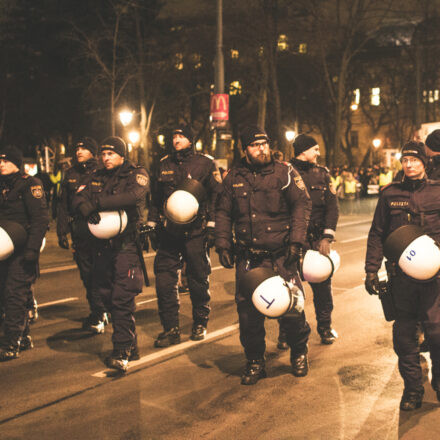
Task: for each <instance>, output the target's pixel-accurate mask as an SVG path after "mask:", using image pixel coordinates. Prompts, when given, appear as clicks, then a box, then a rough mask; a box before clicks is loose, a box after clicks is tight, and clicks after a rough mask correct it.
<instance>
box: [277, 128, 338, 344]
mask: <svg viewBox="0 0 440 440" xmlns="http://www.w3.org/2000/svg"><path fill="white" fill-rule="evenodd" d="M293 149H294V155H295V157H294V159H292V161H291V164H292V165H293V167H294V168H295V169H297V170H298V171H299V173H300V174H301V177H302V178H303V180H304V183H305V185H306V187H307V190H308V192H309V195H310V197H311V199H312V214H311V216H310V223H309V227H308V229H307V245H306V246H305V248H304V252H306V251H307V250H308V249H312V250H316V251H318V252H320V253H321V254H323V255H329V253H330V250H331V243H332V241H333V240H334V238H335V231H336V224H337V222H338V217H339V209H338V199H337V197H336V190H335V188H333V186H332V183H331V177H330V172H329V170H328V169H327V168H325V167H322V166H319V165H318V164H317V163H318V158H319V156H320V150H319V145H318V143H317V142H316V140H315V139H314V138H313V137H312V136H308V135H306V134H300V135H298V136H297V137H296V139H295V141H294V142H293ZM310 287H311V288H312V291H313V303H314V305H315V313H316V322H317V324H318V333H319V336H320V337H321V342H322V343H323V344H332V343H333V342H334V341H335V339H336V338H337V333H336V331H335V330H334V329H333V328H332V325H331V323H332V321H331V313H332V310H333V296H332V288H331V277H330V278H329V279H328V280H327V281H324V282H322V283H310ZM280 336H281V337H280V340H281V341H280V343H279V348H281V349H282V348H284V344H283V340H284V339H285V338H284V335H283V332H282V328H281V332H280Z"/></svg>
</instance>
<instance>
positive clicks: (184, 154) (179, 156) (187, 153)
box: [171, 145, 194, 162]
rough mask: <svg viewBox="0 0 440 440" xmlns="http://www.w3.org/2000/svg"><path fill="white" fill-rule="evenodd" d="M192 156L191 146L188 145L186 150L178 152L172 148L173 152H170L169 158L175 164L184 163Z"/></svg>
mask: <svg viewBox="0 0 440 440" xmlns="http://www.w3.org/2000/svg"><path fill="white" fill-rule="evenodd" d="M193 155H194V148H193V146H192V145H190V146H189V147H188V148H185V149H184V150H179V151H176V150H175V149H174V147H173V151H172V152H171V157H172V158H173V159H174V161H175V162H184V161H185V160H187V159H188V158H189V157H191V156H193Z"/></svg>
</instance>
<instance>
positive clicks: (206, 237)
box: [148, 125, 221, 347]
mask: <svg viewBox="0 0 440 440" xmlns="http://www.w3.org/2000/svg"><path fill="white" fill-rule="evenodd" d="M172 135H173V139H172V143H173V146H172V147H171V153H170V154H169V155H167V156H165V157H163V158H162V159H161V161H160V163H159V166H158V169H157V173H156V175H155V178H154V179H153V183H152V200H151V206H150V211H149V214H148V224H149V225H150V226H151V227H152V228H153V237H154V238H153V240H152V247H156V246H155V244H154V242H155V241H156V242H158V246H159V248H158V250H157V254H156V258H155V260H154V273H155V275H156V293H157V299H158V308H159V317H160V321H161V324H162V327H163V330H164V331H163V332H161V333H160V334H159V335H158V337H157V339H156V340H155V342H154V346H155V347H167V346H169V345H171V344H179V343H180V327H179V297H178V271H179V270H180V269H182V262H183V261H185V262H186V277H187V283H188V288H189V294H190V298H191V303H192V319H193V325H192V331H191V336H190V337H191V339H192V340H194V341H199V340H202V339H204V338H205V335H206V331H207V330H206V328H207V324H208V319H209V312H210V305H209V301H210V293H209V280H208V276H209V274H210V273H211V265H210V261H209V257H208V252H207V248H210V247H212V246H213V245H214V226H215V222H214V208H215V201H216V198H217V195H218V191H219V189H220V182H221V177H220V173H219V171H218V169H217V166H216V165H215V163H214V161H213V159H212V158H211V157H210V156H206V155H204V154H199V153H196V152H195V151H194V146H193V134H192V130H191V128H190V127H189V126H187V125H185V126H180V127H177V128H176V129H175V130H173V133H172ZM187 179H190V180H191V181H192V182H194V180H195V181H196V182H198V184H201V185H202V186H203V187H204V191H205V192H206V193H205V195H204V197H201V198H200V200H199V202H200V204H199V207H198V210H197V213H196V215H195V217H194V219H192V221H190V222H189V223H186V224H184V223H182V224H178V223H176V221H175V220H173V218H171V217H170V216H169V215H168V218H167V216H166V214H167V213H166V212H165V211H164V204H165V203H166V202H167V200H168V199H169V198H170V196H171V195H172V194H173V193H175V192H176V190H179V188H180V186H181V185H182V184H183V183H184V182H188V180H187ZM196 184H197V183H196ZM170 200H171V199H170ZM176 202H178V200H176ZM170 208H172V207H170ZM150 236H151V235H150Z"/></svg>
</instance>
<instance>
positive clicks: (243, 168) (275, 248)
mask: <svg viewBox="0 0 440 440" xmlns="http://www.w3.org/2000/svg"><path fill="white" fill-rule="evenodd" d="M241 143H242V148H243V151H244V154H245V157H244V158H243V159H242V161H241V162H240V163H239V164H238V165H237V166H235V167H232V168H231V170H230V172H229V173H228V175H227V176H226V178H225V180H224V182H223V191H222V193H221V195H220V197H219V201H218V205H217V210H216V240H215V245H216V251H217V252H218V254H219V258H220V263H221V264H222V265H223V266H224V267H226V268H232V267H233V265H234V262H235V265H236V295H235V299H236V303H237V311H238V316H239V322H240V341H241V344H242V345H243V347H244V351H245V355H246V358H247V364H246V367H245V370H244V373H243V376H242V379H241V383H242V384H243V385H253V384H255V383H256V382H258V380H259V379H261V378H264V377H266V370H265V360H264V354H265V349H266V343H265V329H264V320H265V317H264V315H263V314H261V313H260V312H259V311H258V310H257V309H256V308H255V306H254V305H253V303H252V301H251V298H250V297H249V295H248V294H247V292H244V291H242V288H241V281H242V279H243V278H244V277H245V276H246V274H247V273H248V271H250V270H251V269H255V268H268V269H273V270H274V271H276V272H277V273H278V274H279V275H280V276H281V277H282V278H283V279H284V280H292V278H293V279H294V280H295V284H296V285H297V286H299V287H301V281H300V279H299V277H298V274H297V263H298V260H299V258H300V254H301V248H302V246H303V245H304V243H305V240H306V231H307V224H308V220H309V217H310V212H311V202H310V198H309V196H308V193H307V190H306V188H305V186H304V182H303V180H302V178H301V176H300V175H299V174H298V173H297V172H296V171H295V170H294V169H293V168H292V167H291V166H290V165H289V164H285V163H281V162H278V161H274V160H273V158H272V156H271V153H270V149H269V138H268V136H267V134H266V133H265V132H264V130H262V129H261V128H258V127H247V128H246V129H245V130H244V131H243V133H242V136H241ZM234 232H235V236H234ZM281 320H282V326H283V329H285V332H286V339H287V344H288V345H289V347H290V348H291V363H292V368H293V374H294V375H295V376H305V375H306V374H307V372H308V360H307V341H308V337H309V334H310V327H309V325H308V323H307V321H306V319H305V315H304V312H301V313H298V314H296V315H292V316H289V317H287V316H284V317H283V318H281Z"/></svg>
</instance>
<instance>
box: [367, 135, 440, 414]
mask: <svg viewBox="0 0 440 440" xmlns="http://www.w3.org/2000/svg"><path fill="white" fill-rule="evenodd" d="M401 154H402V156H401V159H400V160H401V162H402V168H403V173H404V178H403V180H402V181H401V182H393V183H391V184H390V185H388V186H386V187H384V189H383V190H382V191H381V193H380V196H379V200H378V203H377V207H376V211H375V213H374V218H373V223H372V225H371V229H370V232H369V235H368V243H367V255H366V262H365V271H366V280H365V287H366V290H367V291H368V293H370V294H372V295H373V294H379V289H380V285H379V279H378V274H377V272H378V270H379V268H380V267H381V264H382V259H383V243H384V242H385V240H386V238H387V237H388V236H389V234H390V233H392V232H393V231H394V230H396V229H397V228H399V227H400V226H403V225H407V224H415V225H419V226H421V227H422V228H423V230H424V231H425V233H426V234H427V235H429V236H430V237H431V238H433V239H434V240H436V241H437V242H439V240H440V218H439V215H438V213H439V212H440V182H439V181H434V180H429V179H427V178H426V173H425V167H426V164H427V156H426V152H425V146H424V144H423V143H419V142H415V141H411V142H408V143H407V144H405V145H404V147H403V149H402V152H401ZM388 278H389V281H390V282H391V294H392V297H393V300H394V304H395V309H396V311H395V312H396V313H395V315H396V319H395V321H394V325H393V343H394V350H395V352H396V354H397V356H398V358H399V371H400V374H401V376H402V378H403V381H404V386H405V388H404V392H403V396H402V400H401V402H400V408H401V409H402V410H404V411H411V410H414V409H416V408H419V407H420V406H421V404H422V399H423V394H424V389H423V381H422V369H421V367H420V358H419V355H420V350H419V345H418V340H417V337H416V334H417V326H418V322H421V324H422V327H423V330H424V332H425V338H426V339H427V341H428V346H429V349H430V354H431V360H432V387H433V388H434V390H435V391H436V392H437V399H438V400H439V401H440V278H439V277H438V276H437V277H436V278H434V279H433V280H432V281H429V282H423V283H421V282H416V281H414V280H413V279H412V278H410V277H408V276H407V275H405V274H404V273H403V272H402V271H401V270H400V268H399V267H398V266H396V265H394V266H393V269H392V270H390V271H389V273H388Z"/></svg>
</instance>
